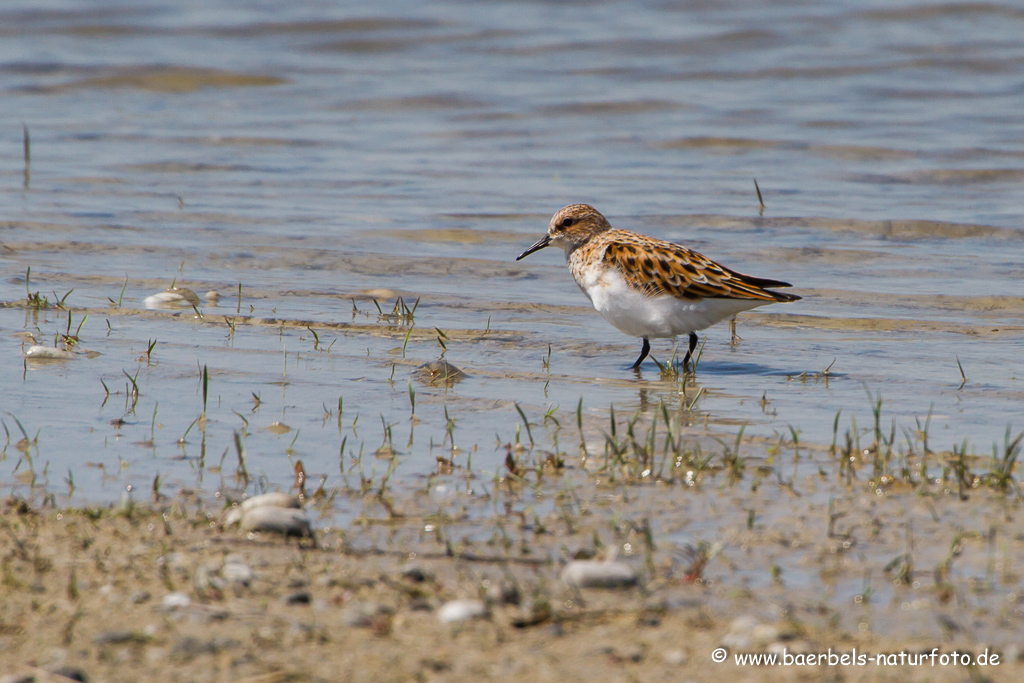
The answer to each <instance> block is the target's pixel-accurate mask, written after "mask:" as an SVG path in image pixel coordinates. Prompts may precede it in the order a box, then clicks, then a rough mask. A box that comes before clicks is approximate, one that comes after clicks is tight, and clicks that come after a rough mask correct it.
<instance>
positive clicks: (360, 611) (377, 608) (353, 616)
mask: <svg viewBox="0 0 1024 683" xmlns="http://www.w3.org/2000/svg"><path fill="white" fill-rule="evenodd" d="M393 611H394V610H392V609H391V608H390V607H388V606H387V605H381V604H379V603H376V602H354V603H352V604H350V605H348V606H347V607H346V608H345V609H344V610H342V613H341V622H342V623H343V624H345V625H346V626H354V627H356V628H368V627H370V626H373V622H374V620H375V619H377V618H378V617H381V616H387V615H389V614H392V613H393Z"/></svg>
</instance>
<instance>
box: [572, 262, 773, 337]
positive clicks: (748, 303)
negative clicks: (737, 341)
mask: <svg viewBox="0 0 1024 683" xmlns="http://www.w3.org/2000/svg"><path fill="white" fill-rule="evenodd" d="M588 276H589V277H586V278H585V279H584V281H583V282H581V283H579V284H580V288H581V289H582V290H583V291H584V293H585V294H586V295H587V296H588V297H589V298H590V300H591V302H593V304H594V308H596V309H597V311H598V313H600V314H601V315H602V316H604V319H605V320H607V321H608V322H610V323H611V324H612V325H614V326H615V327H616V328H618V329H619V330H621V331H622V332H624V333H626V334H628V335H630V336H632V337H650V338H660V337H677V336H680V335H684V334H689V333H690V332H696V331H697V330H703V329H705V328H707V327H710V326H712V325H714V324H715V323H717V322H720V321H722V320H726V319H728V318H731V317H732V316H734V315H736V314H737V313H740V312H741V311H746V310H750V309H751V308H756V307H757V306H763V305H764V304H767V303H771V302H769V301H757V300H753V301H752V300H748V299H677V298H676V297H674V296H668V295H660V296H646V295H644V294H642V293H641V292H638V291H636V290H635V289H633V288H632V287H630V286H629V285H628V284H626V281H625V280H624V279H623V278H622V276H620V275H619V274H618V273H616V272H615V271H612V270H605V271H604V272H602V273H600V274H597V273H594V274H593V275H592V276H591V273H588Z"/></svg>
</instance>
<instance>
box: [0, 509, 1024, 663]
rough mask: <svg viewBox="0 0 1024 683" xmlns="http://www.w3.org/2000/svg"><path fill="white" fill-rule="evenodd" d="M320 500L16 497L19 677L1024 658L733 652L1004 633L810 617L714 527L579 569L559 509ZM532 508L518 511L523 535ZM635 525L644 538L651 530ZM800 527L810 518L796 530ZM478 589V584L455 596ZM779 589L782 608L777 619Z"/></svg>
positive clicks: (10, 602) (580, 548)
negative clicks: (336, 514) (255, 520)
mask: <svg viewBox="0 0 1024 683" xmlns="http://www.w3.org/2000/svg"><path fill="white" fill-rule="evenodd" d="M413 507H414V504H413V503H409V504H408V506H407V508H406V509H407V510H408V511H413V509H412V508H413ZM309 513H310V517H311V519H313V521H314V526H318V527H319V528H317V531H316V539H315V543H314V542H311V541H310V540H309V539H296V538H285V537H283V536H281V535H278V534H273V533H251V532H246V531H242V530H240V529H239V528H237V527H224V526H222V524H221V521H220V520H221V518H222V515H221V510H220V509H217V510H215V511H214V510H211V509H209V508H208V507H205V506H204V505H202V504H200V503H199V502H197V501H195V500H187V499H186V498H185V497H181V498H179V499H178V500H176V501H174V502H164V503H162V504H157V505H145V506H131V507H128V508H124V507H121V508H107V509H99V508H92V509H66V510H55V509H52V508H45V509H39V508H36V507H33V506H32V505H29V504H28V503H26V502H24V501H20V500H17V499H10V500H8V501H7V503H6V505H5V506H4V509H3V513H2V516H0V526H2V528H3V533H2V534H0V553H2V557H3V570H2V571H3V586H4V588H3V592H2V598H0V599H2V611H0V613H2V617H0V680H3V681H5V682H9V681H29V680H36V681H45V680H67V678H66V677H70V678H72V679H75V678H76V677H77V678H78V679H80V680H90V681H166V680H171V679H180V680H188V681H229V680H230V681H290V680H295V681H298V680H319V681H408V680H416V681H455V680H480V679H484V680H538V681H548V680H550V681H606V680H609V681H618V680H622V681H683V680H692V681H713V680H721V679H722V678H724V677H728V678H730V679H735V680H808V681H810V680H822V679H823V678H825V679H829V680H966V679H967V678H971V680H994V681H995V680H1019V678H1020V676H1022V675H1024V666H1022V665H1021V664H1020V663H1019V662H1018V661H1017V652H1015V651H1013V648H1007V647H1005V646H1004V647H999V648H992V649H990V652H996V651H998V652H999V654H1000V655H1001V657H1002V659H1001V661H1000V663H999V664H998V665H995V666H992V665H989V666H984V667H963V666H945V667H943V666H940V665H924V666H917V667H912V666H897V667H892V666H886V667H879V666H877V665H872V664H867V665H864V666H828V665H827V664H826V665H824V666H818V665H814V666H791V667H783V666H765V665H762V666H753V665H745V666H740V665H737V664H736V663H735V661H734V660H733V654H735V653H742V652H751V653H758V652H761V653H763V652H767V653H773V652H774V653H777V654H779V655H780V656H781V655H782V653H783V651H785V652H786V653H788V654H790V655H794V654H803V655H804V656H805V659H806V655H807V654H808V653H818V652H822V653H825V652H827V651H828V650H829V649H830V648H831V650H832V651H833V652H836V653H850V654H852V653H853V652H854V651H855V650H856V652H859V653H862V654H863V653H866V654H868V655H875V654H877V653H883V652H886V653H889V652H898V651H900V650H905V651H907V652H911V653H919V652H929V651H931V650H932V649H933V648H935V647H937V648H939V651H940V652H941V653H952V652H953V651H954V650H958V651H959V652H970V653H971V654H972V655H974V656H976V655H977V654H979V653H980V652H983V651H984V649H985V648H986V647H987V646H985V645H984V644H983V643H978V642H975V641H973V640H972V638H971V637H970V635H969V632H968V630H967V629H961V630H956V629H950V631H949V634H948V637H944V638H931V639H928V638H920V637H906V636H904V635H899V632H901V630H902V629H900V628H899V626H898V622H887V621H884V620H881V619H880V620H879V622H878V623H877V624H874V625H873V627H872V629H871V630H870V631H866V632H865V631H862V630H860V629H847V628H846V627H845V626H844V625H843V624H842V623H841V622H842V620H841V619H837V618H835V617H834V616H832V617H830V616H829V614H828V609H827V608H826V607H825V605H824V601H822V602H821V606H820V607H819V609H820V610H821V611H822V612H823V614H822V618H821V619H814V618H811V617H808V616H807V615H806V614H805V612H806V611H807V610H806V605H808V604H810V605H813V603H814V601H813V599H810V597H809V596H807V595H804V594H803V593H802V592H801V590H800V589H799V588H798V587H794V588H791V589H787V588H785V587H784V586H782V585H781V580H780V582H779V587H778V588H777V589H776V590H766V591H748V592H746V593H744V592H743V591H742V590H740V588H739V587H738V586H735V585H733V586H726V585H722V584H723V582H722V580H721V575H722V574H723V573H725V571H726V570H725V566H726V565H727V564H728V560H726V559H724V558H723V557H719V556H716V555H715V552H716V550H715V549H713V550H710V551H709V550H708V549H707V548H706V547H704V546H702V547H701V548H700V549H697V551H694V549H692V548H691V549H690V552H689V554H688V555H686V554H685V553H684V555H686V556H685V557H682V558H681V557H680V553H679V552H678V550H675V551H673V552H675V558H674V560H673V559H670V558H666V557H665V556H664V555H665V553H666V552H667V550H666V549H664V547H663V548H662V549H656V551H655V552H646V551H644V552H638V553H636V554H635V555H633V556H628V557H620V558H619V559H618V560H616V561H617V562H621V563H622V565H624V566H627V567H629V568H631V569H632V570H634V571H635V572H636V577H637V584H636V585H624V586H621V587H618V588H604V589H598V588H582V589H581V588H576V587H572V586H569V585H566V583H565V581H563V580H562V579H561V578H560V573H561V572H562V571H563V567H564V565H565V564H566V563H567V562H570V561H572V558H573V557H586V556H587V555H590V554H593V553H592V552H588V551H587V550H586V548H592V547H593V546H592V538H590V537H589V535H590V534H593V533H594V530H593V529H587V528H585V527H586V525H585V524H584V525H580V526H579V527H577V528H575V529H571V530H570V529H569V528H568V527H567V526H566V524H565V523H564V521H565V520H564V516H562V515H560V513H557V512H552V513H551V514H549V515H543V514H538V515H537V516H536V518H535V519H532V520H526V521H525V524H526V526H531V525H532V526H534V528H533V530H532V531H533V532H537V531H541V533H533V534H531V536H532V538H533V539H534V541H535V543H534V544H531V546H530V547H529V548H527V547H526V546H525V545H524V544H523V543H521V542H515V541H511V542H510V543H502V542H493V541H492V542H488V541H483V542H479V543H469V542H458V543H453V541H452V538H453V537H454V534H453V533H452V530H454V529H458V528H459V527H458V520H456V519H450V520H448V524H447V525H445V524H443V523H442V522H441V520H439V519H434V521H433V522H432V521H431V520H430V519H427V521H426V522H425V521H424V518H423V517H421V516H419V515H418V514H412V515H409V516H402V517H398V516H395V517H392V518H391V519H390V520H384V519H383V518H382V519H377V520H374V519H371V518H364V519H362V520H360V521H359V522H358V523H354V524H352V525H351V526H349V527H347V528H344V529H330V528H326V527H324V526H323V525H318V524H317V523H316V518H317V517H316V514H315V512H314V511H313V510H310V511H309ZM560 516H562V517H563V519H562V522H561V523H560V522H559V517H560ZM523 524H524V521H523V520H517V519H515V518H514V516H513V519H512V520H510V521H509V524H508V528H509V530H510V535H511V533H512V530H513V529H514V528H516V527H522V525H523ZM435 525H437V526H435ZM540 527H543V529H539V528H540ZM559 527H561V528H559ZM445 530H447V532H445ZM633 531H634V532H635V531H637V530H636V529H634V530H633ZM639 531H640V534H641V536H642V535H643V533H644V530H643V529H640V530H639ZM443 532H445V533H447V534H448V535H447V536H446V535H445V533H443ZM624 536H625V537H626V538H627V543H626V545H627V547H628V546H629V541H628V539H630V538H633V536H632V535H631V534H630V533H628V532H627V533H625V535H624ZM799 537H800V533H799V532H794V542H795V543H797V544H799V542H800V540H799ZM753 538H754V537H753V536H750V537H748V538H747V543H752V542H753V540H752V539H753ZM634 542H635V541H634ZM742 543H743V541H742V539H740V540H737V539H734V540H733V541H732V543H731V545H732V546H737V545H742ZM1018 545H1019V544H1018ZM663 546H664V544H663ZM606 552H607V549H604V550H601V549H599V550H598V555H600V554H602V553H606ZM702 553H703V554H702ZM762 554H763V549H762V550H761V551H758V552H757V553H755V554H754V555H751V556H750V557H751V558H752V561H753V560H756V558H757V557H758V556H759V555H762ZM701 558H703V560H702V561H701ZM680 560H682V568H681V569H680V568H679V565H680ZM716 564H717V565H721V567H720V568H718V569H716ZM627 583H628V582H627ZM463 599H468V600H470V601H471V602H458V603H455V604H454V606H453V605H451V604H449V603H452V601H456V600H463ZM771 605H774V606H775V607H774V608H772V609H774V614H775V615H776V618H775V619H771V618H770V616H769V617H768V618H765V615H766V614H768V615H771V614H772V613H773V612H772V609H769V608H768V607H770V606H771ZM477 610H482V612H483V613H482V614H478V613H477V612H476V611H477ZM879 610H880V612H881V611H884V608H883V607H880V608H879ZM463 617H465V618H463ZM964 617H965V618H967V619H970V618H973V619H985V618H987V617H985V616H984V615H981V614H980V613H978V612H975V613H973V614H965V615H964ZM920 618H922V619H923V618H924V617H923V616H922V617H920ZM992 618H997V615H992ZM1001 618H1005V615H1004V617H1001ZM446 619H450V620H449V621H445V620H446ZM1017 623H1019V622H1017ZM830 624H831V626H830ZM1005 625H1006V626H1007V627H1009V628H1011V629H1015V628H1016V627H1015V626H1013V625H1012V624H1005ZM718 647H725V648H726V649H727V651H728V659H727V661H726V662H724V663H721V664H719V663H715V662H713V661H712V652H713V650H715V649H716V648H718ZM47 672H58V673H60V674H62V675H63V676H64V678H62V677H59V676H56V675H53V674H51V673H47ZM3 676H6V677H5V678H4V677H3Z"/></svg>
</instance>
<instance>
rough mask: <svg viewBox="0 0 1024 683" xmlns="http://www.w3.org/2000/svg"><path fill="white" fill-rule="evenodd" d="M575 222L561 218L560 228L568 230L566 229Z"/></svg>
mask: <svg viewBox="0 0 1024 683" xmlns="http://www.w3.org/2000/svg"><path fill="white" fill-rule="evenodd" d="M575 222H576V220H575V219H574V218H563V219H562V224H561V227H563V228H568V227H570V226H572V224H573V223H575Z"/></svg>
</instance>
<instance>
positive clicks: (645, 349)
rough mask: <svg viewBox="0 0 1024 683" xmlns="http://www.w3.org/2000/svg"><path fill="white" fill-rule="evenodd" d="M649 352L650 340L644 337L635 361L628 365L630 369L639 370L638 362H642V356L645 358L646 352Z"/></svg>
mask: <svg viewBox="0 0 1024 683" xmlns="http://www.w3.org/2000/svg"><path fill="white" fill-rule="evenodd" d="M650 352H651V342H649V341H648V340H647V337H644V345H643V346H642V347H641V348H640V357H639V358H637V359H636V362H635V363H633V365H631V366H630V367H629V369H630V370H639V369H640V364H641V363H643V362H644V358H647V354H649V353H650Z"/></svg>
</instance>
